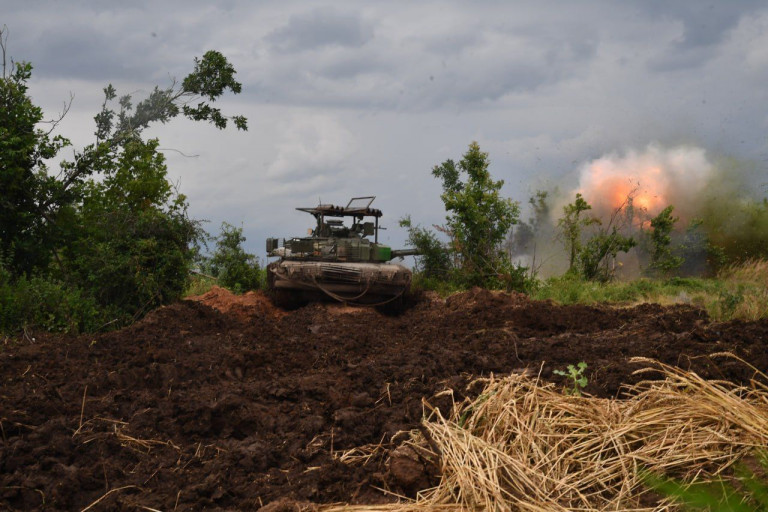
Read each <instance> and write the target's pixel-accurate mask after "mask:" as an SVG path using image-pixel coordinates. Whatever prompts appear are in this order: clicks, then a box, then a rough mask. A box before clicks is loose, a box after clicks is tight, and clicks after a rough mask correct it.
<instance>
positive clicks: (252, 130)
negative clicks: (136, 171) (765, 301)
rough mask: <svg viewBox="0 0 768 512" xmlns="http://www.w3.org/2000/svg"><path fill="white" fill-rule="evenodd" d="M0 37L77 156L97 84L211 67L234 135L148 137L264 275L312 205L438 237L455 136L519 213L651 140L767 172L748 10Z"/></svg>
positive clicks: (519, 13) (205, 129)
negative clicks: (342, 206) (234, 86)
mask: <svg viewBox="0 0 768 512" xmlns="http://www.w3.org/2000/svg"><path fill="white" fill-rule="evenodd" d="M2 24H5V25H6V26H7V28H8V31H9V34H10V36H9V39H8V54H9V56H10V57H12V58H13V59H14V60H16V61H21V60H26V61H29V62H31V63H32V64H33V66H34V71H33V79H32V83H31V89H30V93H31V95H32V97H33V100H34V101H35V103H36V104H38V105H40V106H42V107H43V108H44V109H45V111H46V113H47V114H48V116H49V117H54V116H55V114H56V113H57V112H58V111H60V110H61V107H62V105H63V103H64V102H65V101H66V100H67V99H68V98H69V95H70V92H71V93H72V94H74V102H73V104H72V108H71V110H70V112H69V114H68V115H67V117H66V119H65V120H64V122H62V123H61V124H60V126H59V128H60V133H62V134H63V135H65V136H67V137H69V138H71V139H72V140H73V142H74V143H75V145H76V146H79V147H82V146H83V145H85V144H88V143H90V142H92V141H93V131H94V124H93V116H94V115H95V114H96V112H97V111H98V110H99V108H100V104H101V101H102V88H103V87H104V86H105V85H106V84H108V83H112V84H113V85H114V86H115V87H116V88H117V89H118V93H119V94H120V93H122V94H124V93H133V94H135V95H136V96H137V97H140V96H142V95H144V94H146V93H148V92H149V91H150V90H151V89H152V87H153V86H154V85H156V84H157V85H161V86H166V85H168V84H169V83H170V80H171V79H172V78H173V77H176V78H178V79H181V78H183V77H184V76H185V75H186V74H188V73H189V72H190V71H191V70H192V67H193V59H194V57H196V56H197V57H199V56H202V54H203V53H204V52H205V51H207V50H210V49H214V50H218V51H220V52H222V53H223V54H225V55H226V56H227V57H228V58H229V59H230V61H231V62H232V63H233V65H234V66H235V68H236V69H237V79H238V80H240V81H241V82H242V84H243V92H242V94H240V95H238V96H229V97H227V98H226V99H225V101H223V102H222V103H221V107H222V109H224V110H225V112H229V113H232V114H236V113H238V114H243V115H245V116H247V117H248V119H249V130H248V131H247V132H237V131H235V130H234V129H228V130H226V131H223V132H219V131H218V130H216V129H215V128H213V127H211V126H208V125H202V124H200V123H193V122H191V121H188V120H184V119H181V118H178V119H176V120H174V121H173V122H172V123H170V124H168V125H165V126H161V127H158V128H155V129H152V130H151V131H150V132H148V133H149V134H150V135H152V136H157V137H159V138H160V141H161V147H163V148H167V150H166V151H165V154H166V156H167V159H168V165H169V172H170V174H171V176H172V179H173V180H174V181H176V182H178V184H179V187H180V189H181V191H182V192H183V193H184V194H186V195H187V196H188V198H189V202H190V212H191V215H192V216H193V217H195V218H199V219H208V220H210V221H211V223H210V224H208V226H207V227H208V229H209V231H211V232H213V233H214V234H215V233H217V232H218V226H219V225H220V223H221V221H224V220H226V221H228V222H230V223H232V224H235V225H242V226H243V228H244V232H245V235H246V236H247V238H248V241H247V243H246V245H247V247H248V249H249V250H251V251H252V252H255V253H257V254H258V255H259V256H261V257H262V259H263V256H264V249H263V247H264V238H265V237H267V236H270V235H272V236H295V235H300V234H303V233H304V232H305V230H306V228H307V227H309V226H310V225H311V224H312V219H311V218H310V217H309V216H307V215H306V214H304V213H300V212H296V211H295V210H294V207H297V206H313V205H315V204H317V203H318V201H319V200H322V201H323V202H331V203H346V201H347V200H348V198H349V197H351V196H354V195H376V196H377V200H376V202H375V203H374V206H376V207H378V208H380V209H382V210H383V211H384V214H385V216H384V218H383V219H382V224H383V225H385V226H387V227H388V228H389V230H388V231H386V232H384V234H383V236H382V239H383V240H384V241H388V242H389V243H391V244H392V245H394V246H399V245H401V244H402V241H403V239H404V233H403V232H402V229H400V228H398V227H397V222H396V221H397V219H398V218H400V217H402V216H404V215H406V214H411V216H412V218H413V220H414V221H415V222H417V223H421V224H423V225H427V226H428V225H430V224H433V223H441V222H442V220H443V219H444V217H445V213H444V211H443V208H442V203H441V202H440V198H439V196H440V192H441V189H440V184H439V183H438V182H437V180H435V179H434V178H433V177H432V176H431V169H432V167H433V166H434V165H436V164H439V163H441V162H443V161H444V160H446V159H448V158H453V159H459V158H460V157H461V155H462V154H463V153H464V152H465V151H466V149H467V146H468V145H469V143H470V142H471V141H473V140H476V141H478V143H479V144H480V147H481V149H483V150H484V151H487V152H489V153H490V159H491V173H492V174H493V176H494V177H495V178H499V179H504V180H505V187H504V192H505V194H507V195H508V196H510V197H512V198H513V199H516V200H520V201H523V202H525V201H526V200H527V198H528V196H529V195H530V193H531V191H532V190H535V189H538V188H541V187H548V186H552V185H559V186H560V187H561V188H568V187H572V186H575V185H576V182H577V181H578V169H579V168H580V167H582V166H583V165H584V164H585V163H586V162H589V161H592V160H594V159H597V158H600V157H602V156H604V155H606V154H611V153H618V154H622V153H624V152H627V151H631V150H642V149H643V148H646V147H648V146H649V145H650V144H656V145H661V146H662V147H675V146H679V145H683V144H684V145H692V146H695V147H698V148H702V149H703V150H704V151H706V152H707V154H708V155H715V156H730V157H735V158H737V159H740V160H745V161H753V162H760V163H761V165H764V164H765V162H766V159H768V143H767V139H766V136H767V135H768V110H767V107H768V86H767V84H768V3H766V2H764V1H763V2H750V1H740V2H726V1H722V2H704V1H699V0H696V1H688V2H685V1H681V2H668V1H665V0H659V1H643V2H640V1H638V2H608V1H606V2H570V1H560V2H546V1H541V0H536V1H530V2H513V1H487V2H446V1H422V2H412V1H411V2H408V1H402V2H397V1H390V2H362V1H349V2H343V1H334V2H322V1H295V2H291V1H284V0H280V1H265V0H262V1H258V2H252V1H245V0H242V1H240V0H228V1H220V2H214V1H210V0H209V1H205V2H202V1H196V0H194V1H190V0H187V1H183V2H182V1H157V0H154V1H151V2H150V1H146V2H143V1H134V0H131V1H125V0H123V1H120V2H117V1H105V0H99V1H96V0H90V1H85V0H84V1H73V0H70V1H66V2H65V1H53V0H46V1H43V0H18V1H15V0H0V25H2ZM185 155H187V156H185ZM766 174H768V173H766Z"/></svg>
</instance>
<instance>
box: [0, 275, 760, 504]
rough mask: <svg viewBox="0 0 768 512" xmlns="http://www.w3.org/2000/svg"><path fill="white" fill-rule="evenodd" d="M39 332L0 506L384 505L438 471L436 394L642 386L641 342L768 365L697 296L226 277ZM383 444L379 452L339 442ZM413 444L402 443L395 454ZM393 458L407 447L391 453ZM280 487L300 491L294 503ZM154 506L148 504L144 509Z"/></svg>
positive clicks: (754, 328)
mask: <svg viewBox="0 0 768 512" xmlns="http://www.w3.org/2000/svg"><path fill="white" fill-rule="evenodd" d="M32 336H33V335H31V334H28V335H27V336H25V337H23V338H22V339H16V340H10V339H6V340H5V342H4V346H3V347H0V378H2V386H1V387H0V427H1V428H0V434H2V445H1V446H0V509H2V510H36V509H45V510H82V509H83V508H86V507H88V506H89V505H91V504H93V503H94V502H96V501H97V500H99V499H101V501H99V502H98V503H97V504H96V505H95V506H94V507H93V508H91V509H90V510H137V509H139V510H149V509H157V510H164V511H169V510H203V509H205V510H219V509H221V510H255V509H258V508H260V507H262V506H263V505H266V504H268V503H273V505H272V506H271V507H270V508H274V509H283V508H285V509H290V508H291V507H292V505H291V503H295V502H293V501H286V500H296V501H299V502H312V503H332V502H348V503H368V504H373V503H381V502H387V501H392V500H393V499H394V498H393V495H392V494H387V493H385V492H383V491H382V490H386V491H389V492H391V493H398V494H404V495H409V496H413V495H414V493H415V492H416V491H418V490H419V489H422V488H425V487H427V486H429V485H431V484H434V483H435V481H436V478H437V475H436V474H435V473H436V471H435V469H434V468H433V467H431V466H430V465H428V464H427V465H425V464H424V461H422V460H421V459H420V458H419V456H418V455H417V454H416V453H415V452H413V451H412V450H409V449H406V448H403V447H399V448H397V445H398V444H399V442H398V441H399V440H400V439H402V438H403V435H402V434H400V435H399V436H397V437H396V439H395V440H394V442H392V438H393V437H394V436H396V434H397V433H398V432H401V431H407V430H411V429H415V428H418V425H419V422H420V421H421V419H422V417H423V414H424V412H423V411H424V406H423V403H422V398H426V400H427V401H428V402H429V403H430V404H432V405H434V406H439V407H443V408H446V407H448V406H450V397H449V396H448V395H446V394H443V395H441V396H440V397H435V396H434V395H435V394H437V393H439V392H441V391H444V390H446V389H449V388H450V389H454V390H455V394H454V397H455V398H454V399H455V400H460V399H462V398H463V396H462V394H463V393H468V392H467V391H466V389H467V388H466V385H467V383H468V382H470V381H471V380H472V379H473V378H474V377H477V376H487V375H489V374H490V373H495V374H506V373H509V372H513V371H529V372H532V373H534V374H540V375H541V376H542V378H543V379H546V380H554V381H555V382H561V380H558V379H562V378H561V377H558V376H557V375H554V374H553V373H552V370H553V369H557V368H564V367H565V366H566V365H567V364H571V363H577V362H579V361H585V362H586V363H587V364H588V365H589V368H588V370H587V376H588V378H589V385H588V386H587V391H588V392H589V393H592V394H593V395H597V396H602V397H611V396H616V395H617V394H619V393H620V387H621V384H622V383H631V382H635V381H636V380H637V379H638V377H637V376H634V375H632V371H633V370H635V369H637V366H633V365H631V364H629V363H628V358H629V357H631V356H647V357H651V358H656V359H659V360H661V361H663V362H666V363H670V364H674V365H678V366H681V367H683V368H686V369H694V370H695V371H697V372H699V373H701V374H703V375H704V376H706V377H711V378H722V379H728V380H731V381H734V382H740V383H743V382H748V381H749V379H750V378H751V377H753V371H752V370H750V369H749V368H748V367H746V366H745V365H742V364H739V363H736V362H723V361H722V360H719V361H718V362H717V363H714V362H713V361H712V359H710V358H709V357H707V355H708V354H711V353H715V352H723V351H732V352H733V353H734V354H736V355H738V356H740V357H742V358H744V359H746V360H747V361H749V362H750V363H751V364H753V365H755V366H756V367H757V368H758V369H760V370H761V371H764V372H765V371H768V350H766V348H767V347H766V344H767V343H768V322H766V321H762V322H755V323H743V322H729V323H724V324H716V323H711V322H710V321H709V320H708V318H707V315H706V313H704V312H703V311H701V310H699V309H696V308H693V307H689V306H684V305H680V306H673V307H662V306H659V305H653V304H643V305H639V306H634V307H626V308H614V307H604V306H568V307H563V306H557V305H555V304H553V303H550V302H535V301H531V300H529V299H528V298H526V297H525V296H523V295H514V294H512V295H510V294H502V293H491V292H488V291H484V290H479V289H476V290H472V291H469V292H466V293H462V294H459V295H455V296H453V297H451V298H449V299H448V300H441V299H439V298H435V297H422V298H421V299H420V300H418V301H415V303H414V304H412V305H411V307H410V308H409V309H408V310H407V311H405V312H404V313H403V314H401V315H400V316H385V315H382V314H380V313H378V312H377V311H375V310H370V309H351V308H347V307H344V306H339V305H329V304H312V305H309V306H306V307H304V308H301V309H298V310H296V311H291V312H285V311H282V310H278V309H275V308H274V307H272V305H271V304H270V303H269V301H268V300H267V299H266V298H265V297H264V296H263V295H261V294H254V293H249V294H246V295H243V296H240V297H236V296H233V295H231V294H230V293H229V292H226V291H224V290H221V289H214V290H213V291H211V292H210V293H208V294H206V295H203V296H201V297H197V298H195V299H192V300H186V301H183V302H180V303H178V304H174V305H172V306H168V307H164V308H161V309H158V310H156V311H154V312H152V313H151V314H149V315H148V316H147V317H146V318H145V319H144V320H142V321H141V322H139V323H137V324H135V325H133V326H131V327H129V328H126V329H123V330H121V331H118V332H113V333H108V334H100V335H87V336H79V337H66V336H51V335H44V334H38V335H37V336H36V339H33V337H32ZM378 444H381V445H382V449H380V450H379V451H378V452H377V454H375V456H373V457H371V458H369V459H367V462H366V460H360V459H359V460H357V461H354V460H351V459H350V460H347V462H343V461H342V460H340V459H339V457H338V455H339V454H340V453H342V452H343V451H345V450H349V449H351V448H354V447H359V446H364V445H378ZM392 449H394V451H390V450H392ZM388 455H391V457H389V456H388ZM278 500H280V501H278ZM142 507H148V508H142Z"/></svg>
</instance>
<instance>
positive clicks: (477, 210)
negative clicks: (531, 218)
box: [432, 142, 520, 286]
mask: <svg viewBox="0 0 768 512" xmlns="http://www.w3.org/2000/svg"><path fill="white" fill-rule="evenodd" d="M489 164H490V162H489V160H488V153H484V152H482V151H480V146H479V145H478V144H477V142H472V143H471V144H470V145H469V149H468V150H467V152H466V153H465V154H464V156H463V157H462V159H461V160H460V161H459V162H458V163H456V162H454V161H453V160H446V161H445V162H443V163H442V164H441V165H438V166H435V167H434V168H433V169H432V174H433V175H434V176H435V177H436V178H439V179H440V180H441V181H442V186H443V193H442V195H441V196H440V197H441V199H442V201H443V204H444V205H445V209H446V211H447V212H448V216H447V217H446V221H447V230H448V232H449V233H450V234H451V238H452V244H453V250H454V251H455V252H456V253H457V254H458V256H459V261H460V270H461V274H462V278H463V279H464V280H465V281H466V283H467V284H470V285H486V286H487V285H489V284H491V283H492V281H493V280H496V279H497V278H498V276H499V275H500V274H504V273H507V272H509V271H510V270H511V268H512V266H511V265H510V263H509V258H508V257H507V255H506V253H505V252H504V250H503V247H502V242H503V241H504V238H505V237H506V235H507V233H508V232H509V230H510V228H511V227H512V225H513V224H515V223H516V222H517V221H518V217H519V214H520V208H519V205H518V204H517V203H515V202H513V201H512V200H510V199H508V198H504V197H502V196H501V194H500V190H501V187H502V186H503V185H504V181H503V180H499V181H495V180H493V179H492V177H491V174H490V172H489V171H488V166H489Z"/></svg>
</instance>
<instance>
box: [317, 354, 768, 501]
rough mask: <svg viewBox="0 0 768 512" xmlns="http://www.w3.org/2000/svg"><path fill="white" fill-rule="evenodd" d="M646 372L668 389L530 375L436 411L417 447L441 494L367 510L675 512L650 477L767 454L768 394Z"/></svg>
mask: <svg viewBox="0 0 768 512" xmlns="http://www.w3.org/2000/svg"><path fill="white" fill-rule="evenodd" d="M720 355H723V354H720ZM638 361H639V362H644V363H647V364H648V367H649V368H648V369H647V370H645V371H646V372H656V373H659V372H660V373H661V374H662V376H663V380H648V381H643V382H641V383H639V384H637V385H635V386H633V387H631V388H628V390H627V395H626V398H623V399H598V398H591V397H577V396H569V395H563V394H562V393H561V392H560V391H559V390H558V389H557V388H555V387H554V386H553V385H549V384H543V383H541V382H539V381H538V380H537V379H532V378H529V377H526V376H521V375H511V376H509V377H506V378H503V379H489V380H486V381H483V383H484V384H485V389H484V391H483V393H482V394H481V395H480V396H479V397H478V398H477V399H476V400H474V401H473V402H471V403H463V404H457V405H456V406H455V407H454V409H453V411H452V412H451V414H450V415H448V417H443V416H442V415H441V414H440V413H439V411H437V410H432V414H431V418H430V419H429V421H425V422H424V425H423V427H424V428H423V432H424V434H419V433H414V435H413V438H412V439H411V441H410V442H411V443H414V444H416V445H418V446H419V448H420V449H425V448H426V447H429V449H431V450H432V451H433V452H434V454H435V456H437V457H438V458H439V460H440V464H441V470H442V475H443V476H442V480H441V482H440V484H439V485H438V486H437V487H436V488H434V489H430V490H428V491H426V492H424V493H423V494H422V495H420V496H419V497H418V499H417V500H416V501H414V502H409V503H402V504H397V505H392V506H388V507H365V510H382V511H383V510H388V511H397V512H403V511H407V510H436V511H437V510H485V511H495V510H500V511H501V510H504V511H507V510H522V511H531V512H539V511H542V512H543V511H548V512H551V511H573V510H581V511H608V510H611V511H619V510H623V511H628V510H672V509H673V508H674V507H673V506H672V505H670V504H669V503H667V502H662V503H659V504H657V505H655V506H650V505H645V506H644V505H643V501H642V497H643V494H644V493H645V492H646V488H645V486H644V485H643V480H642V474H643V472H644V471H652V472H656V473H663V474H666V475H670V476H675V477H678V478H683V479H688V480H690V479H694V478H695V479H698V480H707V479H709V478H712V477H713V476H715V475H718V474H720V473H721V472H723V471H724V470H726V469H727V468H729V467H730V466H731V465H732V464H733V463H734V462H736V461H738V460H739V459H740V458H742V457H743V456H744V455H745V454H747V453H749V452H750V451H751V450H752V449H754V448H755V447H759V446H762V447H764V446H766V445H767V444H768V387H766V386H765V384H762V383H759V382H757V381H755V382H753V385H752V386H751V387H739V386H736V385H734V384H731V383H729V382H721V381H705V380H703V379H701V378H700V377H699V376H698V375H696V374H695V373H690V372H686V371H683V370H680V369H678V368H675V367H671V366H666V365H663V364H660V363H657V362H654V361H651V360H645V359H638V360H635V362H638ZM745 364H746V363H745ZM756 376H757V374H756ZM759 378H761V379H764V378H765V375H762V374H760V375H759ZM651 503H652V501H651ZM353 509H354V508H353V507H330V508H328V509H327V511H331V510H333V511H334V512H340V511H342V510H346V511H350V510H353ZM357 509H358V510H360V509H361V508H360V507H357Z"/></svg>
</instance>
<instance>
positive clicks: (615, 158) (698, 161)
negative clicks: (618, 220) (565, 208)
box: [571, 144, 713, 219]
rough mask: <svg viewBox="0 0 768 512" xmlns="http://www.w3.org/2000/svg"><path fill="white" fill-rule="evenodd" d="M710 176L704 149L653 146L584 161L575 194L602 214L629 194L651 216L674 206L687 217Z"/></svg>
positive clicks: (601, 216)
mask: <svg viewBox="0 0 768 512" xmlns="http://www.w3.org/2000/svg"><path fill="white" fill-rule="evenodd" d="M712 174H713V165H712V164H711V163H710V162H709V161H708V160H707V157H706V154H705V151H704V150H703V149H702V148H697V147H692V146H679V147H676V148H670V149H666V148H662V147H660V146H657V145H655V144H651V145H649V146H648V147H647V148H645V150H643V151H637V150H629V151H627V152H626V153H625V154H623V155H619V154H616V153H612V154H608V155H605V156H602V157H600V158H598V159H596V160H592V161H591V162H589V163H587V164H585V165H584V166H582V168H581V171H580V180H579V186H578V188H577V189H576V190H575V191H574V192H573V194H571V197H573V195H575V193H576V192H580V193H581V194H582V195H583V196H584V198H585V199H586V200H587V202H589V203H590V204H591V205H592V208H593V213H594V215H595V216H597V217H598V218H605V217H607V216H610V215H611V214H612V213H613V212H615V211H616V210H617V209H619V208H621V207H623V206H625V205H626V204H627V201H628V199H629V198H630V197H631V198H632V204H633V206H634V207H635V208H636V209H637V208H639V209H642V210H643V211H644V212H645V213H647V214H648V215H649V216H651V217H653V216H655V215H657V214H658V213H659V212H660V211H661V210H663V209H664V208H666V207H667V206H669V205H674V206H675V214H676V215H679V216H680V217H681V218H682V219H687V218H690V217H691V216H692V215H693V213H694V211H695V203H696V198H697V197H699V196H700V193H701V192H702V190H703V189H704V187H705V186H706V184H707V182H708V180H709V178H710V177H711V176H712Z"/></svg>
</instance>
